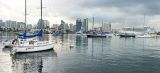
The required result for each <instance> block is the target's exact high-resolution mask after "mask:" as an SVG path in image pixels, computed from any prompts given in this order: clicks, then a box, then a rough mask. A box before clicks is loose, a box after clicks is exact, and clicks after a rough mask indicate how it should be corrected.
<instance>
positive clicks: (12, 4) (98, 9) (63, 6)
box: [0, 0, 160, 29]
mask: <svg viewBox="0 0 160 73" xmlns="http://www.w3.org/2000/svg"><path fill="white" fill-rule="evenodd" d="M159 3H160V1H159V0H154V1H150V0H139V1H134V0H118V1H117V0H87V1H86V0H80V1H76V2H75V1H74V0H61V1H55V0H43V7H45V8H44V9H43V18H44V19H45V20H49V22H50V24H60V21H61V20H65V21H66V22H68V23H73V24H75V23H76V21H75V20H76V19H77V18H81V19H84V18H88V20H89V25H90V27H91V25H92V23H91V22H92V17H93V16H94V17H95V22H96V23H95V24H96V25H98V24H101V21H102V20H103V21H104V22H111V23H112V26H113V27H119V28H121V27H125V26H144V19H145V26H154V27H156V29H158V28H159V27H160V26H159V23H160V20H159V19H160V11H159V10H160V8H158V7H159ZM0 8H1V10H0V11H1V14H0V16H1V18H0V19H2V18H3V19H4V20H15V21H22V22H23V21H24V0H3V1H0ZM27 14H28V15H27V23H28V24H37V21H38V19H39V18H40V0H34V1H32V0H27ZM144 16H145V18H144Z"/></svg>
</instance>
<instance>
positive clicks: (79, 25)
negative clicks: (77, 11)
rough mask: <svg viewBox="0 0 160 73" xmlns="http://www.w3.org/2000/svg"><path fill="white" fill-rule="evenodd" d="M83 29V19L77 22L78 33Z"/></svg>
mask: <svg viewBox="0 0 160 73" xmlns="http://www.w3.org/2000/svg"><path fill="white" fill-rule="evenodd" d="M81 27H82V21H81V19H79V18H78V19H77V20H76V32H79V31H80V30H81Z"/></svg>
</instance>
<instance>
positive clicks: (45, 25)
mask: <svg viewBox="0 0 160 73" xmlns="http://www.w3.org/2000/svg"><path fill="white" fill-rule="evenodd" d="M44 28H49V21H48V20H44Z"/></svg>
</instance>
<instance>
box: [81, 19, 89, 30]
mask: <svg viewBox="0 0 160 73" xmlns="http://www.w3.org/2000/svg"><path fill="white" fill-rule="evenodd" d="M82 31H83V32H87V31H88V18H86V19H84V20H83V25H82Z"/></svg>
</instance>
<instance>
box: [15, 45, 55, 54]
mask: <svg viewBox="0 0 160 73" xmlns="http://www.w3.org/2000/svg"><path fill="white" fill-rule="evenodd" d="M51 49H54V44H48V45H41V46H14V51H15V53H26V52H38V51H45V50H51Z"/></svg>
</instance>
